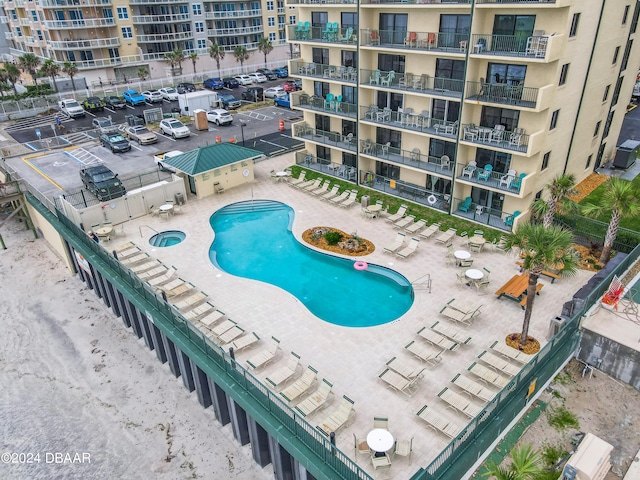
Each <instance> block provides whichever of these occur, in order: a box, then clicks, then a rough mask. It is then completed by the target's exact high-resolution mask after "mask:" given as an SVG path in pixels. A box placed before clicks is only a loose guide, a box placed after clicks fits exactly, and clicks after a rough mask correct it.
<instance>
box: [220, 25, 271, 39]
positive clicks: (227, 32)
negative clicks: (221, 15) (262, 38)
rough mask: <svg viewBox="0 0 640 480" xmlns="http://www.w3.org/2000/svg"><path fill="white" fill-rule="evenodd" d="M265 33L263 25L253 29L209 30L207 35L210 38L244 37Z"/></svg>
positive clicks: (255, 26)
mask: <svg viewBox="0 0 640 480" xmlns="http://www.w3.org/2000/svg"><path fill="white" fill-rule="evenodd" d="M263 31H264V26H263V25H254V26H253V27H239V28H209V29H208V30H207V35H208V36H210V37H224V36H227V35H243V34H249V33H260V32H263Z"/></svg>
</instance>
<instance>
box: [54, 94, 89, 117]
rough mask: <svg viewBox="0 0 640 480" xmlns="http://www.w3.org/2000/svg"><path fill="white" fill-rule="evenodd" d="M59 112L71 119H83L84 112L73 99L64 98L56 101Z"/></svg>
mask: <svg viewBox="0 0 640 480" xmlns="http://www.w3.org/2000/svg"><path fill="white" fill-rule="evenodd" d="M58 107H60V111H61V112H62V113H64V114H66V115H68V116H69V117H71V118H77V117H84V116H85V114H86V112H85V111H84V108H82V107H81V106H80V104H79V103H78V102H77V101H76V100H75V99H74V98H65V99H63V100H59V101H58Z"/></svg>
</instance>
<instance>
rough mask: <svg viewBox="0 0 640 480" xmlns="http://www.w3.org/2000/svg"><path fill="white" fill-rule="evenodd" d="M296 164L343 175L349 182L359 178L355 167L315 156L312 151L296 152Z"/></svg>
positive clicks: (322, 171)
mask: <svg viewBox="0 0 640 480" xmlns="http://www.w3.org/2000/svg"><path fill="white" fill-rule="evenodd" d="M296 165H300V166H302V167H304V168H308V169H309V170H314V171H316V172H321V173H324V174H327V175H332V176H334V177H342V178H344V179H345V180H347V181H349V182H355V181H356V180H357V179H358V171H357V170H356V169H355V167H350V166H349V165H344V164H342V163H332V162H331V160H327V159H326V158H319V157H314V156H313V155H312V154H311V153H305V152H296Z"/></svg>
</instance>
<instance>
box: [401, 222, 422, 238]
mask: <svg viewBox="0 0 640 480" xmlns="http://www.w3.org/2000/svg"><path fill="white" fill-rule="evenodd" d="M426 226H427V221H426V220H418V221H417V222H416V223H412V224H411V225H409V226H407V227H405V228H404V229H405V230H406V231H407V232H409V233H410V234H412V235H415V234H416V233H418V232H419V231H421V230H422V229H423V228H425V227H426Z"/></svg>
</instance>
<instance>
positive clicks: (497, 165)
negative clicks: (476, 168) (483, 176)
mask: <svg viewBox="0 0 640 480" xmlns="http://www.w3.org/2000/svg"><path fill="white" fill-rule="evenodd" d="M474 160H475V162H476V163H477V164H478V165H491V166H492V167H493V171H494V172H501V173H502V172H507V171H508V170H509V169H510V168H511V154H508V153H503V152H496V151H495V150H487V149H485V148H478V149H477V150H476V157H475V159H474Z"/></svg>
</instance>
